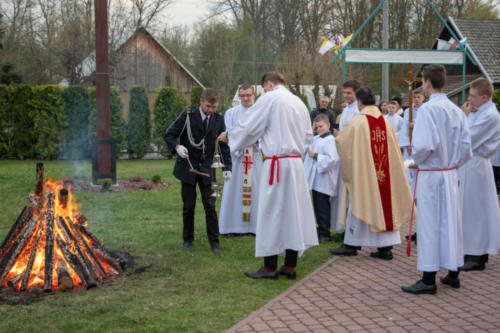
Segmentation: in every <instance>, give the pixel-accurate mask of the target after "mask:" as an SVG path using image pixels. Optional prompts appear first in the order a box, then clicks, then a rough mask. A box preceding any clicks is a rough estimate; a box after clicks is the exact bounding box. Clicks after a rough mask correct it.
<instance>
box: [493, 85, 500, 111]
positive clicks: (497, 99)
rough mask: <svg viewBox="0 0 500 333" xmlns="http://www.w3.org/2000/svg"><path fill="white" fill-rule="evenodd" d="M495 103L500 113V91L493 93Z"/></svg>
mask: <svg viewBox="0 0 500 333" xmlns="http://www.w3.org/2000/svg"><path fill="white" fill-rule="evenodd" d="M492 99H493V103H495V104H496V105H497V110H498V111H500V89H497V90H495V91H494V92H493V98H492Z"/></svg>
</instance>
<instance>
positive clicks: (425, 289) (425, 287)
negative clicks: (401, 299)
mask: <svg viewBox="0 0 500 333" xmlns="http://www.w3.org/2000/svg"><path fill="white" fill-rule="evenodd" d="M436 289H437V288H436V285H435V284H425V283H424V282H423V281H422V280H419V281H417V282H416V283H415V284H414V285H413V286H409V287H405V286H403V287H401V290H402V291H404V292H405V293H411V294H433V295H434V294H435V293H436Z"/></svg>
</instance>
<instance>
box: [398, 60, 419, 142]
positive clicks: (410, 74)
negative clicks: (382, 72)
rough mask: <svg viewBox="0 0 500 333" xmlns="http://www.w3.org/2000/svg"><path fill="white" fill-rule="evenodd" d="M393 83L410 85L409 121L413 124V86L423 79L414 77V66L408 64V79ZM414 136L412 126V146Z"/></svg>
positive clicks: (399, 79) (400, 79)
mask: <svg viewBox="0 0 500 333" xmlns="http://www.w3.org/2000/svg"><path fill="white" fill-rule="evenodd" d="M393 81H395V82H406V83H407V84H408V104H410V106H409V109H410V114H409V120H410V123H412V122H413V84H414V83H415V82H421V81H422V78H420V77H413V64H408V77H405V78H397V79H393ZM412 134H413V127H412V126H410V144H411V137H412Z"/></svg>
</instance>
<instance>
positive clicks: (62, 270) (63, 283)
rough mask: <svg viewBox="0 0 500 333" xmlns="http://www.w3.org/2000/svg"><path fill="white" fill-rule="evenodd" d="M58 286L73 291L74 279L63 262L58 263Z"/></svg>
mask: <svg viewBox="0 0 500 333" xmlns="http://www.w3.org/2000/svg"><path fill="white" fill-rule="evenodd" d="M57 285H58V286H59V288H61V289H62V290H71V289H73V279H72V278H71V275H69V273H68V270H67V269H66V266H65V265H64V262H63V261H61V260H59V261H58V262H57Z"/></svg>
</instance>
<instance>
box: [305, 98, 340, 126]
mask: <svg viewBox="0 0 500 333" xmlns="http://www.w3.org/2000/svg"><path fill="white" fill-rule="evenodd" d="M328 104H330V99H329V98H328V96H323V97H321V99H320V100H319V107H317V108H316V109H314V110H312V112H311V114H310V116H311V125H312V123H313V122H314V119H315V118H316V117H317V116H318V115H319V114H326V115H327V116H328V120H329V121H330V124H331V126H330V133H332V134H333V129H334V128H335V113H334V112H333V111H332V110H330V109H329V108H328ZM337 127H338V126H337ZM337 129H338V128H337ZM314 134H316V133H314Z"/></svg>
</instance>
